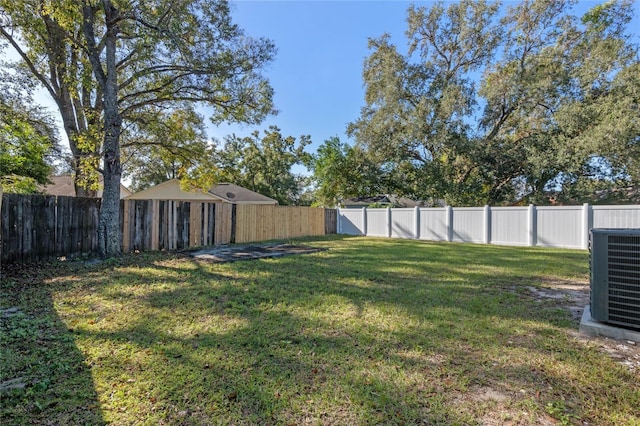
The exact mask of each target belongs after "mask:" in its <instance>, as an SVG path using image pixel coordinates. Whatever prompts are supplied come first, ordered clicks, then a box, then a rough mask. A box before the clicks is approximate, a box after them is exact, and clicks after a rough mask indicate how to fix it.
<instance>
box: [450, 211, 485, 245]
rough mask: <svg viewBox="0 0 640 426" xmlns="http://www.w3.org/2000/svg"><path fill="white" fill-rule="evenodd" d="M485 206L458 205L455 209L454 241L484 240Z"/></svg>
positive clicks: (471, 241) (477, 241) (473, 241)
mask: <svg viewBox="0 0 640 426" xmlns="http://www.w3.org/2000/svg"><path fill="white" fill-rule="evenodd" d="M484 210H485V209H484V207H457V208H454V209H453V241H456V242H463V243H482V242H484V232H485V223H484Z"/></svg>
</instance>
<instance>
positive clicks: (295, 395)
mask: <svg viewBox="0 0 640 426" xmlns="http://www.w3.org/2000/svg"><path fill="white" fill-rule="evenodd" d="M310 241H312V245H313V246H320V247H323V248H328V250H327V251H323V252H319V253H315V254H308V255H305V256H291V257H284V258H276V259H263V260H256V261H248V262H237V263H230V264H213V263H208V262H204V261H197V260H193V259H189V258H185V257H179V256H175V255H171V254H162V253H156V254H140V255H137V256H128V257H126V258H123V259H119V260H112V261H106V262H102V263H99V264H93V265H83V264H80V263H68V264H57V265H51V266H50V267H47V268H43V269H42V270H40V271H39V272H37V273H31V274H30V275H29V276H28V277H27V276H25V274H24V271H16V272H14V273H9V274H8V276H7V277H6V278H5V280H4V281H3V293H2V300H1V301H0V309H5V310H6V309H7V308H10V307H15V308H17V309H18V310H19V312H20V315H19V316H6V317H5V316H2V317H1V318H2V319H1V321H2V323H1V324H2V328H3V330H2V331H3V333H2V337H1V339H2V342H1V343H2V351H3V352H2V359H3V361H4V360H6V364H5V365H7V367H6V368H3V370H2V377H1V378H0V383H7V382H8V381H10V380H15V379H20V380H22V381H23V382H24V383H25V385H24V386H23V387H21V388H15V387H14V388H11V389H9V388H6V387H5V388H0V392H1V393H2V400H1V401H2V402H1V405H0V409H1V417H0V423H3V424H5V423H6V424H47V423H57V424H63V423H68V424H101V423H112V424H122V425H124V424H154V425H155V424H194V425H197V424H203V425H205V424H363V425H364V424H443V425H449V424H545V423H546V424H563V423H565V424H573V423H575V424H584V423H585V422H586V423H589V424H603V425H607V424H610V425H620V424H629V425H631V424H638V423H640V417H639V414H638V411H637V407H638V406H640V385H639V383H640V381H639V380H638V379H639V377H638V373H637V372H635V371H632V370H630V369H628V368H626V367H625V366H624V365H621V364H620V363H618V362H616V361H615V360H614V359H612V358H611V357H610V356H608V355H607V354H606V353H603V352H602V351H601V350H599V348H598V347H597V346H596V345H593V344H590V343H589V342H588V341H585V340H583V339H578V338H576V336H575V330H576V329H577V322H576V320H575V318H574V317H572V314H571V312H570V311H569V310H568V309H567V299H566V298H556V297H542V296H541V294H542V293H544V292H547V291H550V290H549V288H550V285H549V283H553V282H556V283H564V284H563V285H569V286H570V287H571V286H573V285H584V283H585V282H586V278H587V274H588V264H587V254H586V253H585V252H579V251H571V250H549V249H539V248H513V247H496V246H478V245H465V244H434V243H427V242H421V241H406V240H404V241H400V240H381V239H380V240H379V239H364V238H342V237H338V238H327V239H316V240H308V241H307V242H310ZM303 243H304V242H303ZM571 288H572V289H573V287H571ZM532 289H533V290H535V291H532ZM538 293H540V294H538Z"/></svg>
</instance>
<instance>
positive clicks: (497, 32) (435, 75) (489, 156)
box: [348, 0, 640, 205]
mask: <svg viewBox="0 0 640 426" xmlns="http://www.w3.org/2000/svg"><path fill="white" fill-rule="evenodd" d="M630 16H632V10H631V4H630V3H629V2H626V1H622V2H611V3H607V4H606V5H601V6H597V7H595V8H594V9H592V10H591V11H590V12H588V13H587V14H586V15H585V17H584V18H583V20H582V24H580V22H579V20H578V19H577V18H575V17H574V16H572V15H571V14H570V5H569V4H568V3H567V2H565V1H560V0H557V1H556V0H537V1H534V0H531V1H523V2H520V3H518V4H515V5H513V6H510V7H509V8H508V9H507V10H506V13H505V12H504V11H500V10H499V8H498V6H497V4H495V3H487V2H468V1H463V2H459V3H455V4H450V5H447V6H444V5H442V4H435V5H433V6H431V7H429V8H426V7H420V8H416V7H411V8H410V9H409V11H408V18H407V22H408V31H407V38H408V43H409V51H408V53H407V54H406V55H402V54H400V53H399V51H398V50H397V49H396V47H395V46H394V45H392V44H391V43H390V38H389V37H388V36H383V37H381V38H379V39H374V40H372V41H371V42H370V48H371V50H372V53H371V55H370V56H369V57H368V58H367V59H366V60H365V65H364V69H363V78H364V81H365V89H366V91H365V101H366V106H365V107H363V108H362V111H361V114H360V117H359V118H358V119H357V120H356V121H355V122H353V123H351V124H350V125H349V129H348V132H349V134H350V135H352V136H355V138H356V140H357V143H358V145H359V146H360V147H362V148H363V149H364V150H365V151H366V152H367V154H368V155H369V157H370V158H373V159H375V160H376V161H377V162H378V164H380V165H381V166H382V165H384V168H387V169H390V170H403V169H404V170H410V169H413V171H412V172H411V173H409V174H406V175H405V177H406V178H408V179H409V181H408V182H407V180H406V179H405V180H404V185H396V184H395V183H393V181H388V183H390V184H391V185H390V186H389V187H387V190H386V191H385V192H399V193H402V192H405V191H407V186H408V187H411V188H413V192H414V194H415V195H416V196H418V197H420V198H423V199H428V198H430V197H435V198H441V199H444V200H446V201H447V202H448V203H450V204H458V205H460V204H462V205H466V204H485V203H490V204H500V203H513V202H515V201H518V200H525V201H526V200H536V201H538V202H544V201H545V197H547V196H548V194H550V193H551V192H553V191H555V190H557V188H558V187H560V188H565V189H566V188H568V186H570V185H572V184H573V183H574V182H576V180H577V179H579V178H582V177H587V176H589V178H591V179H605V180H606V179H618V178H623V179H625V180H626V181H627V182H628V183H629V182H631V181H632V180H634V179H637V178H636V176H638V172H637V164H636V162H635V160H633V159H634V158H638V155H637V152H635V150H636V149H637V145H638V144H637V141H638V135H639V134H640V123H639V120H638V113H637V111H638V102H639V97H638V95H637V93H638V90H639V88H640V84H639V82H638V80H637V78H636V77H637V75H638V66H639V65H638V64H639V61H638V50H637V46H635V45H633V44H631V43H629V39H628V37H627V36H626V35H625V29H626V25H627V24H628V23H629V18H630ZM632 76H633V77H632ZM594 158H599V159H601V160H600V161H596V162H594ZM595 164H599V165H604V166H602V167H594V165H595ZM407 184H408V185H407ZM585 201H588V200H585Z"/></svg>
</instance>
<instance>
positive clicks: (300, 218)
mask: <svg viewBox="0 0 640 426" xmlns="http://www.w3.org/2000/svg"><path fill="white" fill-rule="evenodd" d="M235 225H236V226H235V242H236V243H248V242H252V241H266V240H279V239H284V238H295V237H304V236H310V235H324V234H325V212H324V209H318V208H311V207H282V206H273V205H256V204H240V205H238V206H237V207H236V219H235ZM334 232H335V231H334Z"/></svg>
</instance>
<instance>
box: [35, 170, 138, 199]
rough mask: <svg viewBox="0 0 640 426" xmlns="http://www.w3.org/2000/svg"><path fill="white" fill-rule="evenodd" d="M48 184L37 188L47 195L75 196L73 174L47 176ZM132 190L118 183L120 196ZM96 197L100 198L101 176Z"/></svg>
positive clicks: (129, 193)
mask: <svg viewBox="0 0 640 426" xmlns="http://www.w3.org/2000/svg"><path fill="white" fill-rule="evenodd" d="M49 180H50V181H51V183H50V184H47V185H38V190H39V191H42V193H44V194H47V195H61V196H65V197H75V196H76V188H75V186H74V185H73V176H71V175H62V176H49ZM131 194H133V192H131V190H130V189H129V188H127V187H126V186H124V185H123V184H120V198H124V197H126V196H127V195H131ZM97 197H98V198H102V177H100V189H98V194H97Z"/></svg>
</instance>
